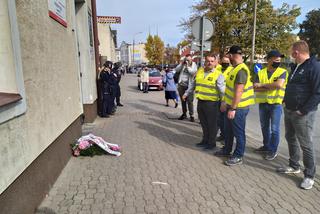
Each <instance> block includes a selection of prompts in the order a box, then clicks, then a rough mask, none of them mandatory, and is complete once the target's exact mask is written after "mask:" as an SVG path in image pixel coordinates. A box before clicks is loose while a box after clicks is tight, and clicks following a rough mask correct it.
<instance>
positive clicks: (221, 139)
mask: <svg viewBox="0 0 320 214" xmlns="http://www.w3.org/2000/svg"><path fill="white" fill-rule="evenodd" d="M216 141H224V137H223V136H221V135H220V136H219V137H217V138H216Z"/></svg>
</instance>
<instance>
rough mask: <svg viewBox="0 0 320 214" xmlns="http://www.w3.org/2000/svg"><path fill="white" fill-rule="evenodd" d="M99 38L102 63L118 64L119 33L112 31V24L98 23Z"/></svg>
mask: <svg viewBox="0 0 320 214" xmlns="http://www.w3.org/2000/svg"><path fill="white" fill-rule="evenodd" d="M98 38H99V53H100V59H101V62H102V63H103V62H105V61H107V60H109V61H112V62H117V56H116V47H117V31H115V30H111V26H110V24H107V23H98Z"/></svg>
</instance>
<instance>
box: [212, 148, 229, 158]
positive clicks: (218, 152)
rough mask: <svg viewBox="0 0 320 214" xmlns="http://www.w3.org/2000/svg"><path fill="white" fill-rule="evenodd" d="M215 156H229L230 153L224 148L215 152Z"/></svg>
mask: <svg viewBox="0 0 320 214" xmlns="http://www.w3.org/2000/svg"><path fill="white" fill-rule="evenodd" d="M213 155H214V156H217V157H229V156H230V153H227V152H225V151H224V150H223V149H221V150H219V151H216V152H215V153H213Z"/></svg>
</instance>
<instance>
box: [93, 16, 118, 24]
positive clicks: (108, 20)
mask: <svg viewBox="0 0 320 214" xmlns="http://www.w3.org/2000/svg"><path fill="white" fill-rule="evenodd" d="M97 19H98V23H101V24H121V17H120V16H97Z"/></svg>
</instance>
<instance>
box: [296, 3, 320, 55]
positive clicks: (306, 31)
mask: <svg viewBox="0 0 320 214" xmlns="http://www.w3.org/2000/svg"><path fill="white" fill-rule="evenodd" d="M319 25H320V9H318V10H312V11H310V12H309V13H308V14H307V18H306V20H305V21H303V22H302V24H301V25H300V32H299V33H298V36H299V37H300V38H301V39H303V40H305V41H307V42H308V44H309V47H310V52H311V54H317V55H318V56H320V39H319V38H320V28H319Z"/></svg>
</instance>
